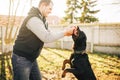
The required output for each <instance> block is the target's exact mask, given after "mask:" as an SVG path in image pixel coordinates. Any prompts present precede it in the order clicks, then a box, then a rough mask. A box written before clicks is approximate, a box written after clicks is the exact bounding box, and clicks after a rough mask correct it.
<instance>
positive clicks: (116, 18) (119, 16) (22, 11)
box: [0, 0, 120, 22]
mask: <svg viewBox="0 0 120 80" xmlns="http://www.w3.org/2000/svg"><path fill="white" fill-rule="evenodd" d="M9 1H10V0H0V15H7V14H8V9H9ZM52 1H53V3H54V6H53V10H52V13H51V14H50V15H56V16H58V17H63V16H65V13H64V11H65V10H66V8H67V7H66V0H52ZM118 2H119V4H112V3H118ZM38 3H39V0H33V2H32V6H35V7H37V5H38ZM111 4H112V5H111ZM14 5H15V6H17V0H15V4H14ZM24 6H25V8H23V7H24ZM29 9H30V0H20V6H19V7H18V11H17V15H26V14H27V12H28V11H29ZM95 9H99V10H100V12H99V13H97V14H96V15H95V16H96V17H98V18H99V20H100V22H120V0H97V6H96V7H95Z"/></svg>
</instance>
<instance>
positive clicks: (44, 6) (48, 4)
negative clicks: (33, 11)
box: [38, 0, 53, 17]
mask: <svg viewBox="0 0 120 80" xmlns="http://www.w3.org/2000/svg"><path fill="white" fill-rule="evenodd" d="M52 7H53V2H52V1H51V0H41V1H40V2H39V5H38V8H39V10H40V12H41V14H42V16H44V17H47V16H48V15H49V14H50V13H51V11H52Z"/></svg>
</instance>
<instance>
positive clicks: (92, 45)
mask: <svg viewBox="0 0 120 80" xmlns="http://www.w3.org/2000/svg"><path fill="white" fill-rule="evenodd" d="M91 33H92V35H91V47H90V52H91V53H93V50H94V27H92V28H91Z"/></svg>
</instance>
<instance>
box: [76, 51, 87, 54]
mask: <svg viewBox="0 0 120 80" xmlns="http://www.w3.org/2000/svg"><path fill="white" fill-rule="evenodd" d="M74 53H75V54H85V53H86V50H82V51H74Z"/></svg>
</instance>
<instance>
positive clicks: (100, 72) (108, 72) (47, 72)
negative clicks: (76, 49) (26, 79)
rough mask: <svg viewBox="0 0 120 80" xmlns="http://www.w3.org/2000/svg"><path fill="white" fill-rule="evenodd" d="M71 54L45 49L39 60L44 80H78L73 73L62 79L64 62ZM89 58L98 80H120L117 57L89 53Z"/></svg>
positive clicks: (65, 51) (119, 66)
mask: <svg viewBox="0 0 120 80" xmlns="http://www.w3.org/2000/svg"><path fill="white" fill-rule="evenodd" d="M71 52H72V51H70V50H62V49H51V48H44V49H43V50H42V52H41V56H39V57H38V59H37V60H38V64H39V68H40V70H41V73H42V74H43V80H46V79H49V80H76V79H75V77H74V76H73V75H72V74H71V73H69V74H67V75H66V77H65V78H61V74H62V70H61V68H62V62H63V60H64V59H68V58H69V56H70V54H71ZM88 56H89V60H90V62H91V66H92V68H93V71H94V73H95V75H96V77H97V80H120V59H119V58H118V57H117V56H111V55H108V54H101V53H88ZM67 67H69V65H67Z"/></svg>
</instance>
